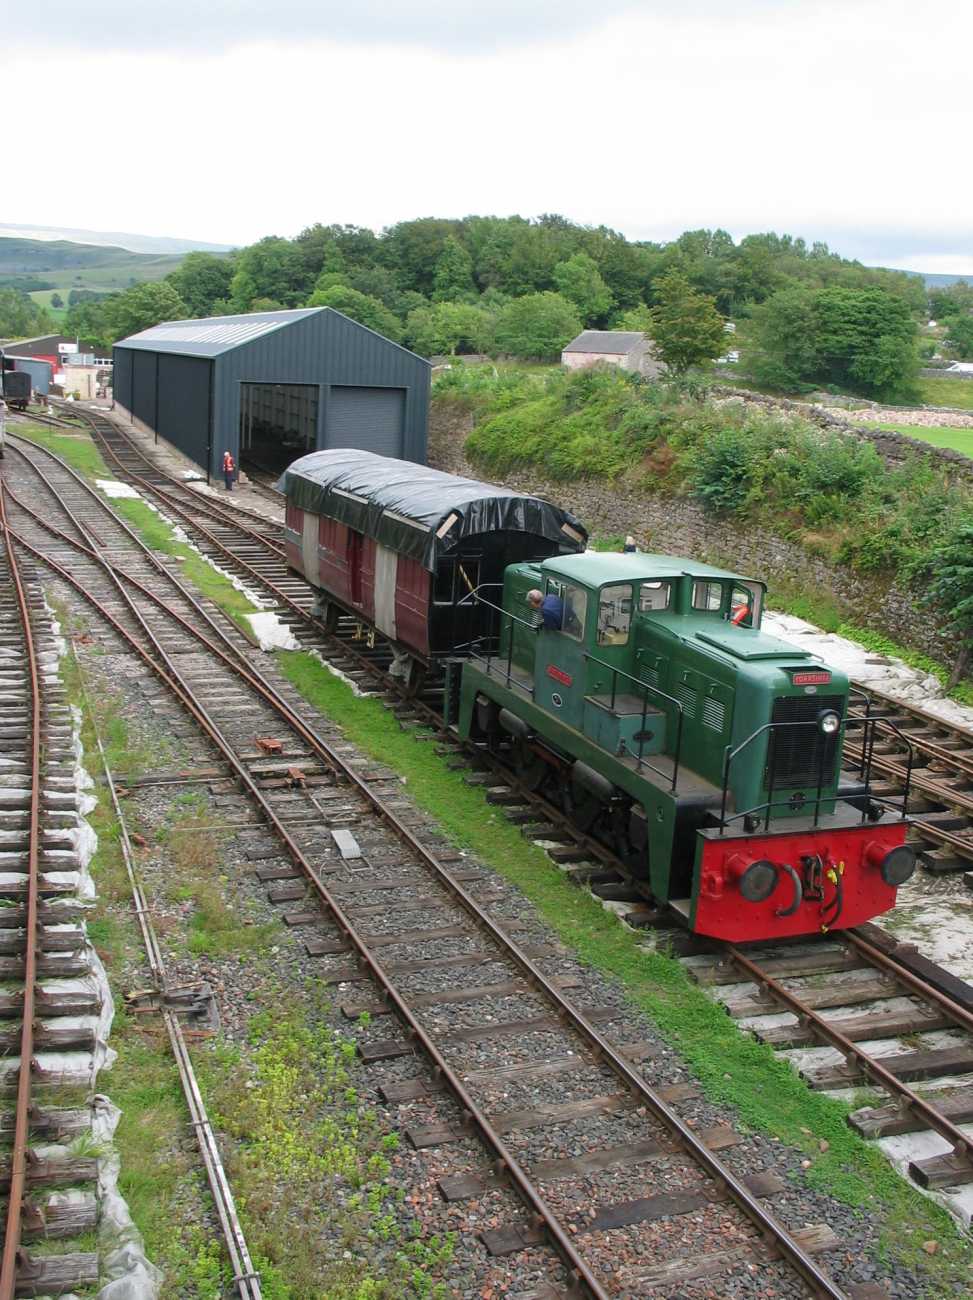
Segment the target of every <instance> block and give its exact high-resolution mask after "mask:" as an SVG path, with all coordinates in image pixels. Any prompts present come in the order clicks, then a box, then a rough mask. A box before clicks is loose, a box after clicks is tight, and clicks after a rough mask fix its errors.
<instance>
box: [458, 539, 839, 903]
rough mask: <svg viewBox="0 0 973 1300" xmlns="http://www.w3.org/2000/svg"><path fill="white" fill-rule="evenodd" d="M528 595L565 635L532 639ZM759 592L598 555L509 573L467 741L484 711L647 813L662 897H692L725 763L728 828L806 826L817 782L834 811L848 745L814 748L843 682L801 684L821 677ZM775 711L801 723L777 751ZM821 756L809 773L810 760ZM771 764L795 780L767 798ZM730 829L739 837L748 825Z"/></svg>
mask: <svg viewBox="0 0 973 1300" xmlns="http://www.w3.org/2000/svg"><path fill="white" fill-rule="evenodd" d="M533 589H538V590H540V591H542V592H544V593H545V594H547V593H553V594H555V595H558V596H560V597H561V599H562V602H563V605H564V620H563V625H562V628H561V630H553V629H549V628H545V627H542V626H539V623H540V620H539V618H538V617H537V616H536V615H535V614H534V612H533V611H532V609H531V608H530V606H529V605H528V603H527V593H528V592H529V591H531V590H533ZM765 591H766V584H765V583H763V582H761V581H760V580H758V579H752V578H744V577H742V576H740V575H739V574H735V573H731V572H729V571H728V570H725V569H717V568H713V567H711V566H709V565H705V564H697V563H696V562H694V561H692V560H688V559H683V558H681V557H674V556H664V555H652V554H642V553H636V554H631V555H630V554H617V553H610V552H591V551H589V552H585V553H583V554H580V555H570V556H558V557H555V558H552V559H549V560H545V561H543V562H542V563H539V564H517V565H511V566H509V567H508V568H507V570H506V571H505V575H504V588H503V598H502V604H503V610H504V616H503V617H501V628H500V635H499V644H498V648H497V652H496V654H495V655H494V656H493V657H492V658H491V659H490V660H489V661H488V662H486V661H484V660H482V659H476V658H474V659H472V660H469V661H467V662H466V663H465V664H464V667H463V678H462V692H461V708H460V716H459V729H460V732H461V734H462V735H463V736H470V735H471V734H476V732H477V725H478V724H477V718H476V710H475V704H476V700H477V698H478V697H480V698H481V699H485V700H489V701H492V702H493V705H494V706H499V707H500V708H503V709H506V710H508V711H509V712H510V713H513V714H515V715H516V716H517V717H519V718H521V719H523V721H524V722H525V723H526V724H527V726H528V727H529V728H530V731H531V732H532V733H533V734H534V735H535V736H536V737H537V738H538V740H540V741H542V742H543V743H545V744H546V745H548V746H549V747H550V748H551V749H553V750H554V751H556V752H557V753H558V754H560V755H561V756H562V757H564V758H566V759H568V760H569V761H570V760H572V759H573V760H580V762H582V763H584V764H587V765H588V766H589V767H591V768H593V769H595V771H597V772H598V773H600V774H601V775H602V776H603V777H605V778H606V779H607V780H608V781H610V782H611V783H612V785H614V786H616V787H617V788H618V789H619V790H620V791H623V792H624V793H625V794H627V795H629V796H630V797H631V798H632V800H633V801H634V802H635V803H636V804H638V805H641V808H642V809H643V810H644V815H645V827H646V832H647V835H646V838H647V844H646V848H647V853H648V858H649V874H650V877H651V884H652V890H653V893H654V894H655V895H656V896H657V897H658V898H660V899H663V900H664V899H668V898H670V897H687V896H689V894H690V893H691V892H692V893H694V892H695V881H694V876H695V875H697V874H698V872H697V871H696V868H697V867H698V856H699V849H700V844H701V841H700V839H699V837H698V836H697V834H696V830H697V829H698V827H699V826H700V825H701V824H702V823H703V821H704V820H709V822H710V824H712V820H713V818H714V817H716V818H718V817H719V815H720V811H721V805H722V791H723V783H724V772H725V770H726V768H725V765H726V762H727V757H728V755H731V754H732V755H733V757H732V760H731V762H730V767H729V778H728V782H727V787H728V788H727V813H728V814H729V815H731V816H733V815H734V814H737V815H739V814H742V813H744V812H746V811H748V810H751V809H754V810H759V811H760V813H761V814H762V811H763V808H764V806H765V805H766V804H767V802H768V799H769V798H771V795H772V799H773V803H774V808H773V810H772V825H773V822H774V821H777V820H778V819H783V820H784V821H786V820H787V819H789V818H797V817H801V816H806V815H807V812H808V806H809V801H813V800H814V799H815V798H816V797H817V796H818V780H819V779H821V788H820V797H821V803H820V808H819V811H820V813H821V814H822V815H825V814H828V813H831V812H833V811H834V808H835V797H836V793H837V783H838V778H839V773H840V768H841V761H840V760H841V741H840V740H838V741H837V742H835V743H834V744H832V745H831V746H830V747H825V748H823V749H822V748H821V746H822V745H823V744H824V742H823V741H821V740H820V733H819V732H818V730H817V715H818V713H819V712H821V711H823V710H824V709H834V710H835V711H837V712H838V713H839V714H840V715H841V716H842V717H844V716H845V714H846V711H847V700H848V680H847V677H846V676H845V675H844V674H843V673H841V672H840V671H837V670H835V669H828V670H827V671H828V672H829V673H830V681H828V682H826V683H823V684H812V685H806V684H803V683H800V682H799V684H795V682H794V675H795V673H797V674H801V673H808V672H811V673H814V672H816V671H818V670H822V669H823V667H824V666H823V665H821V664H819V663H818V662H817V661H816V660H814V659H812V657H811V656H810V655H809V654H808V653H807V652H805V651H802V650H798V649H795V648H794V647H793V646H791V645H788V644H787V643H786V642H783V641H780V640H778V639H777V638H775V637H772V636H769V635H767V634H766V633H764V632H762V631H760V626H759V625H760V617H761V613H762V605H763V599H764V594H765ZM701 606H702V607H701ZM741 611H743V614H742V621H741V623H740V624H737V623H735V622H733V621H732V620H733V618H734V615H735V614H736V615H740V614H741ZM746 623H750V624H751V625H750V626H746V625H745V624H746ZM781 701H795V702H794V703H780V702H781ZM643 705H644V706H645V707H644V711H643ZM775 705H776V707H777V710H778V713H777V717H778V718H780V717H786V719H787V720H788V721H792V720H794V719H795V718H799V719H801V720H802V721H803V725H802V726H800V727H793V728H788V729H787V732H786V735H785V733H783V732H780V731H779V730H778V732H777V733H775V738H774V739H773V740H770V737H771V734H772V733H771V731H770V730H765V728H767V727H768V724H769V723H770V722H771V721H772V718H774V716H775V713H774V710H775ZM785 746H786V747H789V748H788V749H787V752H785V751H784V747H785ZM795 746H796V747H797V748H795ZM775 747H780V753H778V754H775V752H774V750H775ZM802 747H804V748H802ZM639 750H641V756H642V758H643V760H644V764H643V766H642V767H641V769H640V768H639V764H638V755H639ZM768 750H769V751H770V752H768ZM812 751H813V752H814V753H815V758H814V761H813V762H808V761H804V760H802V754H805V755H806V754H808V753H811V752H812ZM677 752H678V773H677V777H676V783H675V789H673V788H672V780H671V777H672V772H673V766H674V763H675V759H676V755H677ZM822 755H823V756H824V759H825V760H826V761H824V762H823V763H822V762H821V756H822ZM802 763H803V766H802ZM772 766H773V767H774V769H775V771H776V772H777V774H778V777H779V776H780V774H781V772H783V773H784V774H785V775H786V774H788V773H790V774H792V775H796V776H797V777H798V778H799V779H798V780H795V781H794V782H792V783H787V782H786V781H783V782H782V781H780V780H779V779H778V780H776V781H775V783H774V785H773V789H772V791H771V789H770V788H769V785H770V782H769V773H770V770H771V767H772ZM812 773H813V774H812ZM822 778H823V779H822ZM762 821H763V818H762V816H761V824H762ZM733 828H734V829H735V830H736V831H741V830H742V829H743V828H742V818H741V819H740V820H739V821H737V822H735V823H734V824H733ZM781 829H785V827H783V826H782V827H781Z"/></svg>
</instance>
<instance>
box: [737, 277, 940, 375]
mask: <svg viewBox="0 0 973 1300" xmlns="http://www.w3.org/2000/svg"><path fill="white" fill-rule="evenodd" d="M916 341H917V327H916V320H915V316H914V314H913V312H912V311H911V310H910V307H909V304H908V303H907V302H906V301H904V300H903V299H902V298H901V297H898V296H897V295H896V294H894V293H890V292H889V291H888V290H886V289H879V288H866V289H854V288H847V287H845V286H839V285H835V286H831V287H829V288H825V289H814V288H810V287H808V286H806V285H792V286H790V287H788V288H785V289H782V290H780V291H779V292H778V293H775V294H774V295H773V296H772V297H771V298H769V299H768V300H767V301H766V302H765V303H763V304H762V305H761V306H758V307H756V308H754V310H753V313H752V317H751V320H750V323H749V328H748V331H747V336H746V344H745V347H744V366H745V368H746V370H747V371H748V373H749V374H750V375H751V376H752V377H753V379H755V380H756V382H757V383H759V384H762V385H764V386H766V387H769V388H776V389H783V390H785V391H788V390H789V391H795V390H800V389H802V388H805V389H806V388H808V387H810V386H813V385H829V386H832V387H833V388H835V389H836V390H842V391H851V392H862V393H866V394H868V396H870V397H877V398H879V399H882V400H885V401H906V400H910V399H914V398H915V397H916V396H917V390H916V385H915V381H916V378H917V376H918V369H919V360H918V351H917V347H916Z"/></svg>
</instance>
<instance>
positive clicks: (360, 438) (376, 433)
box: [324, 384, 405, 456]
mask: <svg viewBox="0 0 973 1300" xmlns="http://www.w3.org/2000/svg"><path fill="white" fill-rule="evenodd" d="M404 427H405V389H404V388H358V387H354V386H352V385H344V384H340V385H339V384H335V385H333V386H332V389H331V394H330V398H329V401H328V422H327V428H326V429H325V434H324V445H325V447H358V448H360V449H361V450H362V451H374V452H376V453H377V454H378V455H379V456H401V455H402V433H403V429H404Z"/></svg>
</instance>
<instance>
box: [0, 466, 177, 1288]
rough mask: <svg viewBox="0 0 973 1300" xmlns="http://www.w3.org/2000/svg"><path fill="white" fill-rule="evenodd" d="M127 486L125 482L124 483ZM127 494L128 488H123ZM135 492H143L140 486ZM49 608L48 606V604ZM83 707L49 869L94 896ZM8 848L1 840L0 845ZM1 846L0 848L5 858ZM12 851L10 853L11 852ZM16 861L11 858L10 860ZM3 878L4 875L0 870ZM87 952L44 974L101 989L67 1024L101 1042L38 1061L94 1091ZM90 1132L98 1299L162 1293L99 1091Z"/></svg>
mask: <svg viewBox="0 0 973 1300" xmlns="http://www.w3.org/2000/svg"><path fill="white" fill-rule="evenodd" d="M120 486H124V485H120ZM122 495H128V493H123V494H122ZM133 495H137V494H134V493H133ZM48 609H49V611H50V607H49V606H48ZM50 612H51V615H52V629H53V632H54V638H55V644H56V646H57V649H58V652H59V653H60V654H65V653H66V652H67V645H66V643H65V641H64V639H63V637H61V635H60V628H59V627H58V624H57V621H56V619H55V618H54V617H53V611H50ZM81 721H82V719H81V712H80V710H79V709H77V708H76V707H74V706H72V708H71V724H72V725H71V754H72V776H73V787H74V794H75V805H76V808H77V819H76V824H75V825H74V826H71V827H66V828H62V829H60V830H58V831H55V832H54V838H56V839H57V841H58V842H62V841H63V843H64V845H65V847H64V849H63V850H61V849H56V850H51V853H52V854H57V855H60V854H61V853H63V855H64V861H65V865H66V866H67V865H68V864H70V865H71V866H72V867H73V868H74V869H73V870H65V871H48V872H46V873H45V874H46V875H47V876H48V877H49V878H50V879H52V880H55V881H60V882H62V883H65V884H70V885H71V886H72V888H73V889H74V891H75V898H76V899H81V900H82V901H90V900H93V899H94V897H95V886H94V881H93V880H92V877H91V872H90V864H91V860H92V858H93V857H94V854H95V851H96V849H97V847H98V837H97V835H96V834H95V831H94V828H93V827H92V826H91V825H90V823H89V822H88V821H87V814H88V813H89V812H91V811H92V809H93V808H94V807H95V806H96V804H97V799H96V798H95V797H94V795H93V794H92V793H91V791H92V790H93V788H94V784H95V783H94V780H93V779H92V777H91V775H90V773H89V772H88V771H87V770H86V769H85V766H84V748H83V746H82V743H81ZM0 848H2V846H0ZM3 856H4V855H3V853H2V852H0V861H2V858H3ZM7 856H8V857H9V856H12V855H9V854H8V855H7ZM11 865H12V864H11ZM10 876H11V878H14V879H18V878H19V879H21V880H22V879H23V876H22V875H18V873H15V872H11V873H10ZM0 878H2V876H0ZM71 901H72V900H66V899H63V900H57V901H55V902H53V903H52V904H51V906H52V907H54V908H55V909H56V908H57V907H58V905H59V904H60V905H61V906H63V905H64V904H65V903H67V904H68V905H70V903H71ZM75 925H76V923H72V922H68V921H65V922H63V923H61V922H58V921H56V920H55V921H53V922H52V923H51V924H50V926H49V927H48V928H50V929H56V930H60V929H63V930H73V929H74V928H75ZM84 960H85V964H86V965H87V973H86V974H85V975H83V976H74V977H71V978H64V979H57V978H49V979H45V980H44V982H43V985H42V987H43V989H44V991H45V992H49V993H81V992H83V993H96V994H97V995H98V998H99V1000H100V1004H101V1006H100V1011H99V1012H98V1014H97V1016H75V1017H70V1018H68V1019H66V1020H65V1021H64V1024H65V1025H72V1024H73V1025H76V1026H79V1027H80V1026H84V1027H85V1028H89V1027H90V1028H92V1029H93V1030H94V1038H95V1046H94V1050H93V1051H90V1052H83V1051H79V1052H38V1053H37V1058H38V1064H39V1065H40V1066H41V1068H42V1069H43V1070H44V1071H46V1072H48V1073H49V1075H51V1076H53V1077H55V1078H58V1079H60V1080H62V1081H63V1082H65V1083H70V1084H80V1085H82V1086H84V1087H87V1088H90V1089H91V1090H92V1091H93V1090H94V1089H95V1087H96V1085H97V1080H98V1076H99V1074H100V1073H101V1071H102V1070H107V1069H110V1068H111V1066H112V1064H113V1063H114V1061H115V1059H116V1056H117V1053H116V1052H115V1051H114V1050H113V1049H112V1048H111V1047H110V1046H109V1045H108V1039H109V1034H110V1031H111V1025H112V1021H113V1019H114V1014H115V1005H114V1000H113V998H112V994H111V987H110V985H109V983H108V977H107V974H106V972H105V968H104V965H103V964H102V961H101V958H100V957H99V956H98V954H97V952H96V951H95V949H94V948H93V947H92V945H91V944H90V943H87V942H86V944H85V948H84ZM15 1063H16V1058H6V1059H4V1060H0V1077H2V1075H3V1072H4V1070H5V1069H7V1068H9V1066H10V1065H11V1064H15ZM91 1113H92V1124H91V1137H92V1139H93V1141H94V1143H95V1145H96V1147H97V1148H99V1149H101V1150H102V1152H103V1154H101V1155H100V1156H99V1159H98V1200H99V1228H98V1235H99V1247H100V1252H99V1253H100V1265H101V1275H102V1277H103V1278H105V1279H107V1281H106V1282H105V1285H104V1286H103V1287H102V1288H101V1290H100V1291H99V1292H98V1300H157V1297H158V1295H159V1291H160V1289H161V1285H162V1281H163V1277H162V1274H161V1273H160V1271H159V1270H158V1269H157V1268H156V1267H155V1266H154V1265H153V1264H151V1263H150V1262H149V1260H148V1259H147V1258H146V1256H145V1251H144V1245H143V1242H142V1237H141V1235H140V1233H139V1231H138V1229H137V1228H136V1226H135V1224H134V1223H133V1221H132V1217H131V1215H130V1214H129V1210H128V1205H127V1204H126V1202H125V1199H124V1197H122V1196H121V1194H120V1193H119V1191H118V1174H119V1168H120V1161H119V1158H118V1154H117V1152H116V1151H115V1149H114V1147H113V1145H112V1139H113V1136H114V1133H115V1129H116V1127H117V1124H118V1119H119V1116H120V1114H121V1112H120V1111H119V1110H118V1108H117V1107H116V1106H113V1105H112V1103H111V1102H110V1101H109V1100H108V1098H107V1097H104V1096H101V1095H100V1094H98V1095H95V1097H94V1098H93V1101H92V1112H91ZM63 1195H65V1196H68V1197H71V1196H78V1195H80V1196H83V1195H85V1193H76V1192H67V1193H63Z"/></svg>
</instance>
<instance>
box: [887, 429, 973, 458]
mask: <svg viewBox="0 0 973 1300" xmlns="http://www.w3.org/2000/svg"><path fill="white" fill-rule="evenodd" d="M873 427H877V428H879V429H890V430H892V432H894V433H903V434H905V436H906V437H907V438H918V439H919V441H920V442H928V443H931V444H932V446H933V447H948V448H949V449H950V450H951V451H959V452H962V453H963V455H964V456H973V429H951V428H949V427H948V426H947V425H931V424H879V425H877V426H873Z"/></svg>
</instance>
